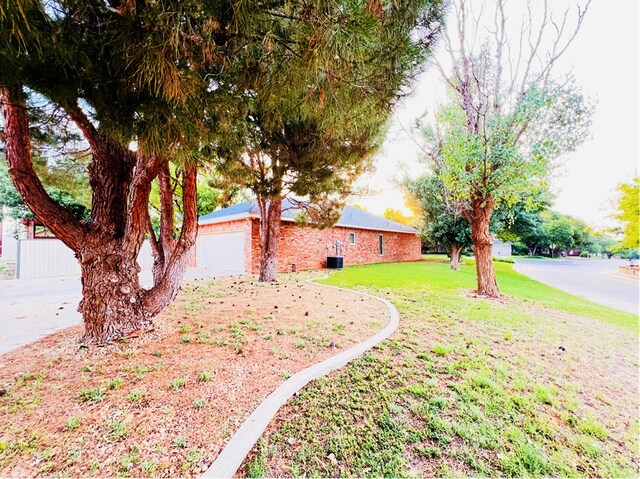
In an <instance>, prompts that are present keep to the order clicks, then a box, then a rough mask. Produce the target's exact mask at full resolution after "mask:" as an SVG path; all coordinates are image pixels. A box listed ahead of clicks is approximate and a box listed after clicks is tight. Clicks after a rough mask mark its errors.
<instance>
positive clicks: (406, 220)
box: [382, 208, 417, 226]
mask: <svg viewBox="0 0 640 479" xmlns="http://www.w3.org/2000/svg"><path fill="white" fill-rule="evenodd" d="M382 216H384V217H385V218H387V219H389V220H391V221H395V222H396V223H401V224H403V225H407V226H415V225H416V223H417V218H416V216H415V215H405V214H404V213H402V211H400V210H395V209H393V208H387V209H386V210H384V212H383V213H382Z"/></svg>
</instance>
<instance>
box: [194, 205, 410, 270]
mask: <svg viewBox="0 0 640 479" xmlns="http://www.w3.org/2000/svg"><path fill="white" fill-rule="evenodd" d="M294 215H295V211H294V208H292V205H291V203H289V202H288V201H287V200H284V201H283V213H282V220H281V221H282V223H281V229H280V232H281V239H280V251H279V261H278V272H286V271H300V270H303V269H317V268H324V267H326V262H327V256H336V255H338V256H343V257H344V265H345V266H349V265H356V264H367V263H381V262H396V261H417V260H419V259H420V238H419V237H418V236H417V235H416V230H415V228H411V227H410V226H406V225H403V224H400V223H396V222H395V221H391V220H388V219H386V218H381V217H378V216H375V215H372V214H371V213H367V212H366V211H363V210H360V209H358V208H354V207H353V206H347V207H345V208H344V210H343V212H342V216H341V218H340V220H339V221H338V222H337V223H336V224H335V225H334V226H333V227H331V228H326V229H324V230H319V229H315V228H310V227H302V226H298V225H297V224H296V223H295V217H294ZM259 237H260V215H259V212H258V207H257V205H256V204H255V203H250V202H244V203H240V204H237V205H234V206H230V207H228V208H224V209H221V210H218V211H214V212H213V213H209V214H207V215H204V216H201V217H200V218H199V220H198V242H197V245H196V264H197V265H198V266H200V267H212V268H217V269H223V270H225V271H228V272H234V273H252V274H257V273H258V272H259V268H260V239H259ZM336 248H337V253H338V254H336Z"/></svg>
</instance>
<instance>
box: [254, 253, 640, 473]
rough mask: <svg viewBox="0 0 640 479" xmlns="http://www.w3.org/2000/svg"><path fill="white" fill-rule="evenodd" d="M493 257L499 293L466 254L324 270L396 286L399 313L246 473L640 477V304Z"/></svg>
mask: <svg viewBox="0 0 640 479" xmlns="http://www.w3.org/2000/svg"><path fill="white" fill-rule="evenodd" d="M496 270H497V272H498V281H499V284H500V286H501V289H502V291H503V293H504V294H505V297H504V298H503V299H500V300H487V299H483V298H477V297H474V295H473V294H472V289H473V287H474V285H475V281H474V269H473V265H469V264H468V265H466V266H464V267H462V268H461V270H460V271H458V272H453V271H451V270H450V269H449V267H448V265H446V264H443V263H439V262H437V261H428V262H419V263H398V264H377V265H367V266H361V267H351V268H346V269H345V270H343V271H340V272H336V273H333V274H332V275H331V276H330V277H329V278H328V279H327V280H325V281H323V282H324V283H326V284H331V285H336V286H344V287H348V288H353V289H358V290H362V291H366V292H370V293H373V294H376V295H378V296H382V297H385V298H387V299H389V300H391V301H392V302H393V303H394V304H395V305H396V306H397V308H398V310H399V312H400V315H401V326H400V328H399V330H398V332H397V333H396V334H394V335H393V336H392V337H391V338H390V339H389V340H387V341H385V342H384V343H383V344H382V345H380V346H379V347H377V348H375V349H374V350H373V351H372V352H370V353H369V354H366V355H365V356H364V357H362V358H360V359H358V360H356V361H354V362H353V363H351V364H350V365H349V366H347V367H346V368H344V369H342V370H340V371H337V372H335V373H333V374H331V375H329V376H328V377H326V378H323V379H321V380H318V381H315V382H314V383H312V384H311V385H309V386H308V387H307V388H305V389H304V390H303V391H302V392H301V393H300V394H299V395H298V396H297V397H296V398H295V399H294V400H292V401H290V402H289V403H288V404H287V405H286V406H285V407H284V408H283V409H282V410H281V412H280V413H279V414H278V416H277V418H276V421H275V423H274V424H273V425H272V427H271V428H270V431H269V432H268V434H266V435H265V436H264V437H263V438H262V439H261V442H260V443H259V445H258V446H257V447H256V448H254V451H253V453H252V456H251V458H250V460H248V461H247V463H246V464H245V468H244V469H243V470H244V472H245V474H247V475H249V476H254V477H255V476H265V475H266V476H279V475H285V476H320V477H322V476H331V477H338V476H361V477H381V476H384V477H423V476H440V477H445V476H457V477H459V476H509V477H539V476H567V477H584V476H592V477H593V476H599V477H637V476H638V474H639V472H640V459H639V455H638V452H639V449H638V448H639V444H638V436H639V433H640V427H639V424H638V417H637V411H638V406H639V400H638V384H637V378H638V367H639V363H638V337H637V325H638V318H637V317H634V316H633V315H631V314H628V313H624V312H620V311H617V310H614V309H610V308H607V307H603V306H599V305H596V304H594V303H590V302H588V301H584V300H582V299H580V298H576V297H574V296H571V295H568V294H565V293H562V292H560V291H558V290H555V289H553V288H551V287H549V286H546V285H543V284H541V283H538V282H536V281H533V280H530V279H528V278H526V277H524V276H522V275H520V274H518V273H516V272H514V271H513V269H512V265H510V264H506V263H496ZM354 314H357V312H354Z"/></svg>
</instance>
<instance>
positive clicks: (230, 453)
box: [201, 283, 400, 478]
mask: <svg viewBox="0 0 640 479" xmlns="http://www.w3.org/2000/svg"><path fill="white" fill-rule="evenodd" d="M314 284H316V285H318V286H321V287H323V288H332V289H337V290H341V291H348V292H351V293H356V294H360V295H362V296H365V297H367V298H372V299H375V300H376V301H380V302H381V303H384V304H385V305H386V306H387V308H388V309H389V313H390V315H391V318H390V320H389V324H388V325H387V326H386V327H385V328H384V329H382V330H381V331H380V332H378V333H377V334H375V335H374V336H371V337H370V338H369V339H367V340H365V341H363V342H361V343H358V344H356V345H355V346H353V347H352V348H350V349H347V350H346V351H343V352H341V353H340V354H338V355H336V356H333V357H330V358H327V359H325V360H324V361H322V362H319V363H318V364H315V365H313V366H309V367H308V368H306V369H303V370H302V371H300V372H299V373H297V374H294V375H293V376H291V377H290V378H289V379H288V380H287V381H285V382H284V383H283V384H281V385H280V386H279V387H278V388H277V389H276V390H275V391H273V392H272V393H271V394H269V396H267V397H266V399H265V400H264V401H262V403H260V405H259V406H258V407H257V408H256V409H255V410H254V411H253V412H252V413H251V415H250V416H249V417H248V418H247V419H246V420H245V421H244V423H242V425H241V426H240V428H239V429H238V430H237V431H236V433H235V434H234V435H233V436H232V437H231V439H230V440H229V442H228V443H227V445H226V446H225V447H224V449H223V450H222V452H221V453H220V454H219V455H218V457H217V458H216V460H215V461H214V463H213V464H211V466H210V467H209V469H207V471H206V472H205V473H204V474H203V475H202V476H201V477H205V478H221V477H233V476H234V474H235V473H236V471H237V470H238V468H239V467H240V466H241V465H242V462H243V461H244V459H245V457H246V456H247V454H249V451H251V448H252V447H253V446H254V445H255V443H256V442H257V441H258V439H259V438H260V436H261V435H262V433H263V432H264V430H265V429H266V428H267V426H268V425H269V422H271V420H272V419H273V417H274V416H275V415H276V413H277V412H278V410H279V409H280V407H281V406H282V405H284V403H286V402H287V401H288V400H289V399H290V398H291V397H292V396H293V395H294V394H295V393H297V392H298V391H300V389H302V388H303V387H304V386H306V385H307V384H309V382H311V381H313V380H314V379H318V378H320V377H322V376H326V375H327V374H329V373H330V372H332V371H335V370H336V369H339V368H341V367H343V366H345V365H346V364H347V363H349V362H350V361H352V360H353V359H355V358H356V357H358V356H360V355H361V354H362V353H364V352H366V351H368V350H369V349H371V348H373V347H374V346H376V345H377V344H379V343H381V342H382V341H384V340H385V339H387V338H388V337H389V336H391V334H392V333H393V332H394V331H395V330H396V329H398V324H399V322H400V316H399V315H398V311H397V310H396V308H395V306H394V305H393V304H391V303H390V302H389V301H387V300H386V299H383V298H378V297H377V296H372V295H370V294H366V293H361V292H360V291H353V290H351V289H346V288H338V287H336V286H327V285H323V284H318V283H314Z"/></svg>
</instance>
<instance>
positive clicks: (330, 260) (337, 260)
mask: <svg viewBox="0 0 640 479" xmlns="http://www.w3.org/2000/svg"><path fill="white" fill-rule="evenodd" d="M343 265H344V257H342V256H327V269H342V267H343Z"/></svg>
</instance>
